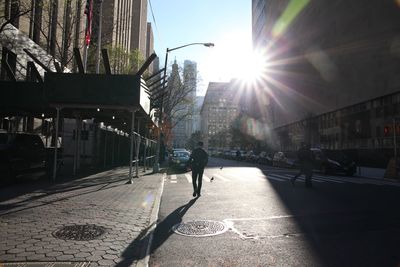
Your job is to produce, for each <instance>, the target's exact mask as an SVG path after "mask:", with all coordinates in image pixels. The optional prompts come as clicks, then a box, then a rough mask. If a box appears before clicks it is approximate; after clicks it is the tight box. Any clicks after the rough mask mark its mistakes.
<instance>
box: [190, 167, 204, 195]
mask: <svg viewBox="0 0 400 267" xmlns="http://www.w3.org/2000/svg"><path fill="white" fill-rule="evenodd" d="M203 172H204V169H192V183H193V192H195V193H197V194H198V195H199V194H200V192H201V185H202V183H203ZM197 182H198V183H197Z"/></svg>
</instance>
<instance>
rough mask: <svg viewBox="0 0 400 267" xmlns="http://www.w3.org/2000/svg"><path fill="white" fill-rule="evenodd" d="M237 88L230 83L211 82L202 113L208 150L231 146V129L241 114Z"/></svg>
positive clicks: (203, 130)
mask: <svg viewBox="0 0 400 267" xmlns="http://www.w3.org/2000/svg"><path fill="white" fill-rule="evenodd" d="M235 89H237V88H236V87H235V86H232V84H231V83H230V82H210V83H209V84H208V88H207V92H206V95H205V97H204V102H203V106H202V108H201V111H200V116H201V134H202V139H203V142H204V146H205V148H206V149H209V148H214V149H217V148H219V149H224V148H229V147H230V146H231V138H232V137H231V136H230V131H229V129H230V127H231V124H232V122H233V121H234V120H235V119H236V117H237V116H238V115H239V113H240V106H241V105H240V103H239V101H237V99H236V97H235V96H236V91H235Z"/></svg>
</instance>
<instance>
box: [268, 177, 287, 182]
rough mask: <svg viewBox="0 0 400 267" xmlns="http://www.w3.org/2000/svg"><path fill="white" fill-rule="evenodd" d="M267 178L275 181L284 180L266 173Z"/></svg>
mask: <svg viewBox="0 0 400 267" xmlns="http://www.w3.org/2000/svg"><path fill="white" fill-rule="evenodd" d="M267 179H268V180H275V181H279V182H283V181H285V180H286V179H285V180H283V179H282V178H277V177H274V176H271V175H267Z"/></svg>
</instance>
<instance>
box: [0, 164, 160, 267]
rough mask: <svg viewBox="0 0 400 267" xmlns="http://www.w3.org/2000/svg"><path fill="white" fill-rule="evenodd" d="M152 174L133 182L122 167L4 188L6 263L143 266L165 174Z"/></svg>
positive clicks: (0, 211) (1, 220)
mask: <svg viewBox="0 0 400 267" xmlns="http://www.w3.org/2000/svg"><path fill="white" fill-rule="evenodd" d="M141 174H144V173H142V172H141ZM147 174H148V175H143V176H141V177H140V178H135V179H133V183H132V184H130V183H127V182H128V168H116V169H113V170H110V171H106V172H101V173H98V174H94V175H90V176H87V177H83V178H81V179H77V180H73V181H69V182H65V183H58V184H56V185H49V184H47V185H46V184H45V183H44V184H43V183H39V182H33V183H25V184H18V185H15V186H10V187H6V188H3V189H1V190H0V266H3V264H5V266H16V265H12V264H13V263H16V262H19V263H21V264H22V263H23V264H26V263H27V262H28V263H30V264H31V265H29V266H81V267H82V266H88V265H89V264H90V266H135V265H136V264H137V263H139V264H142V265H139V266H143V264H145V262H146V257H145V256H146V249H147V244H148V241H149V239H150V236H151V226H152V222H153V220H154V219H152V217H154V218H156V214H157V210H158V207H159V200H160V196H161V192H162V174H154V175H150V174H149V173H147ZM65 226H68V227H69V228H67V229H69V232H67V231H66V228H64V227H65ZM71 238H73V239H71ZM55 263H57V264H56V265H53V264H55ZM46 264H49V265H46ZM18 266H26V265H18Z"/></svg>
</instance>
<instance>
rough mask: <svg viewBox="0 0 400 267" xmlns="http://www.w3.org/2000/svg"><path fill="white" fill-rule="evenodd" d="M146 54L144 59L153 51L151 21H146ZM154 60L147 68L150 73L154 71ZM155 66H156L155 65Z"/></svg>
mask: <svg viewBox="0 0 400 267" xmlns="http://www.w3.org/2000/svg"><path fill="white" fill-rule="evenodd" d="M146 38H147V39H146V54H145V56H144V57H145V59H147V58H149V57H150V55H151V54H153V53H154V36H153V28H152V27H151V23H150V22H147V33H146ZM154 68H155V67H154V62H152V63H151V65H150V67H149V70H150V72H151V73H154V72H156V71H157V70H158V69H157V70H155V69H154ZM156 68H157V67H156Z"/></svg>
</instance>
